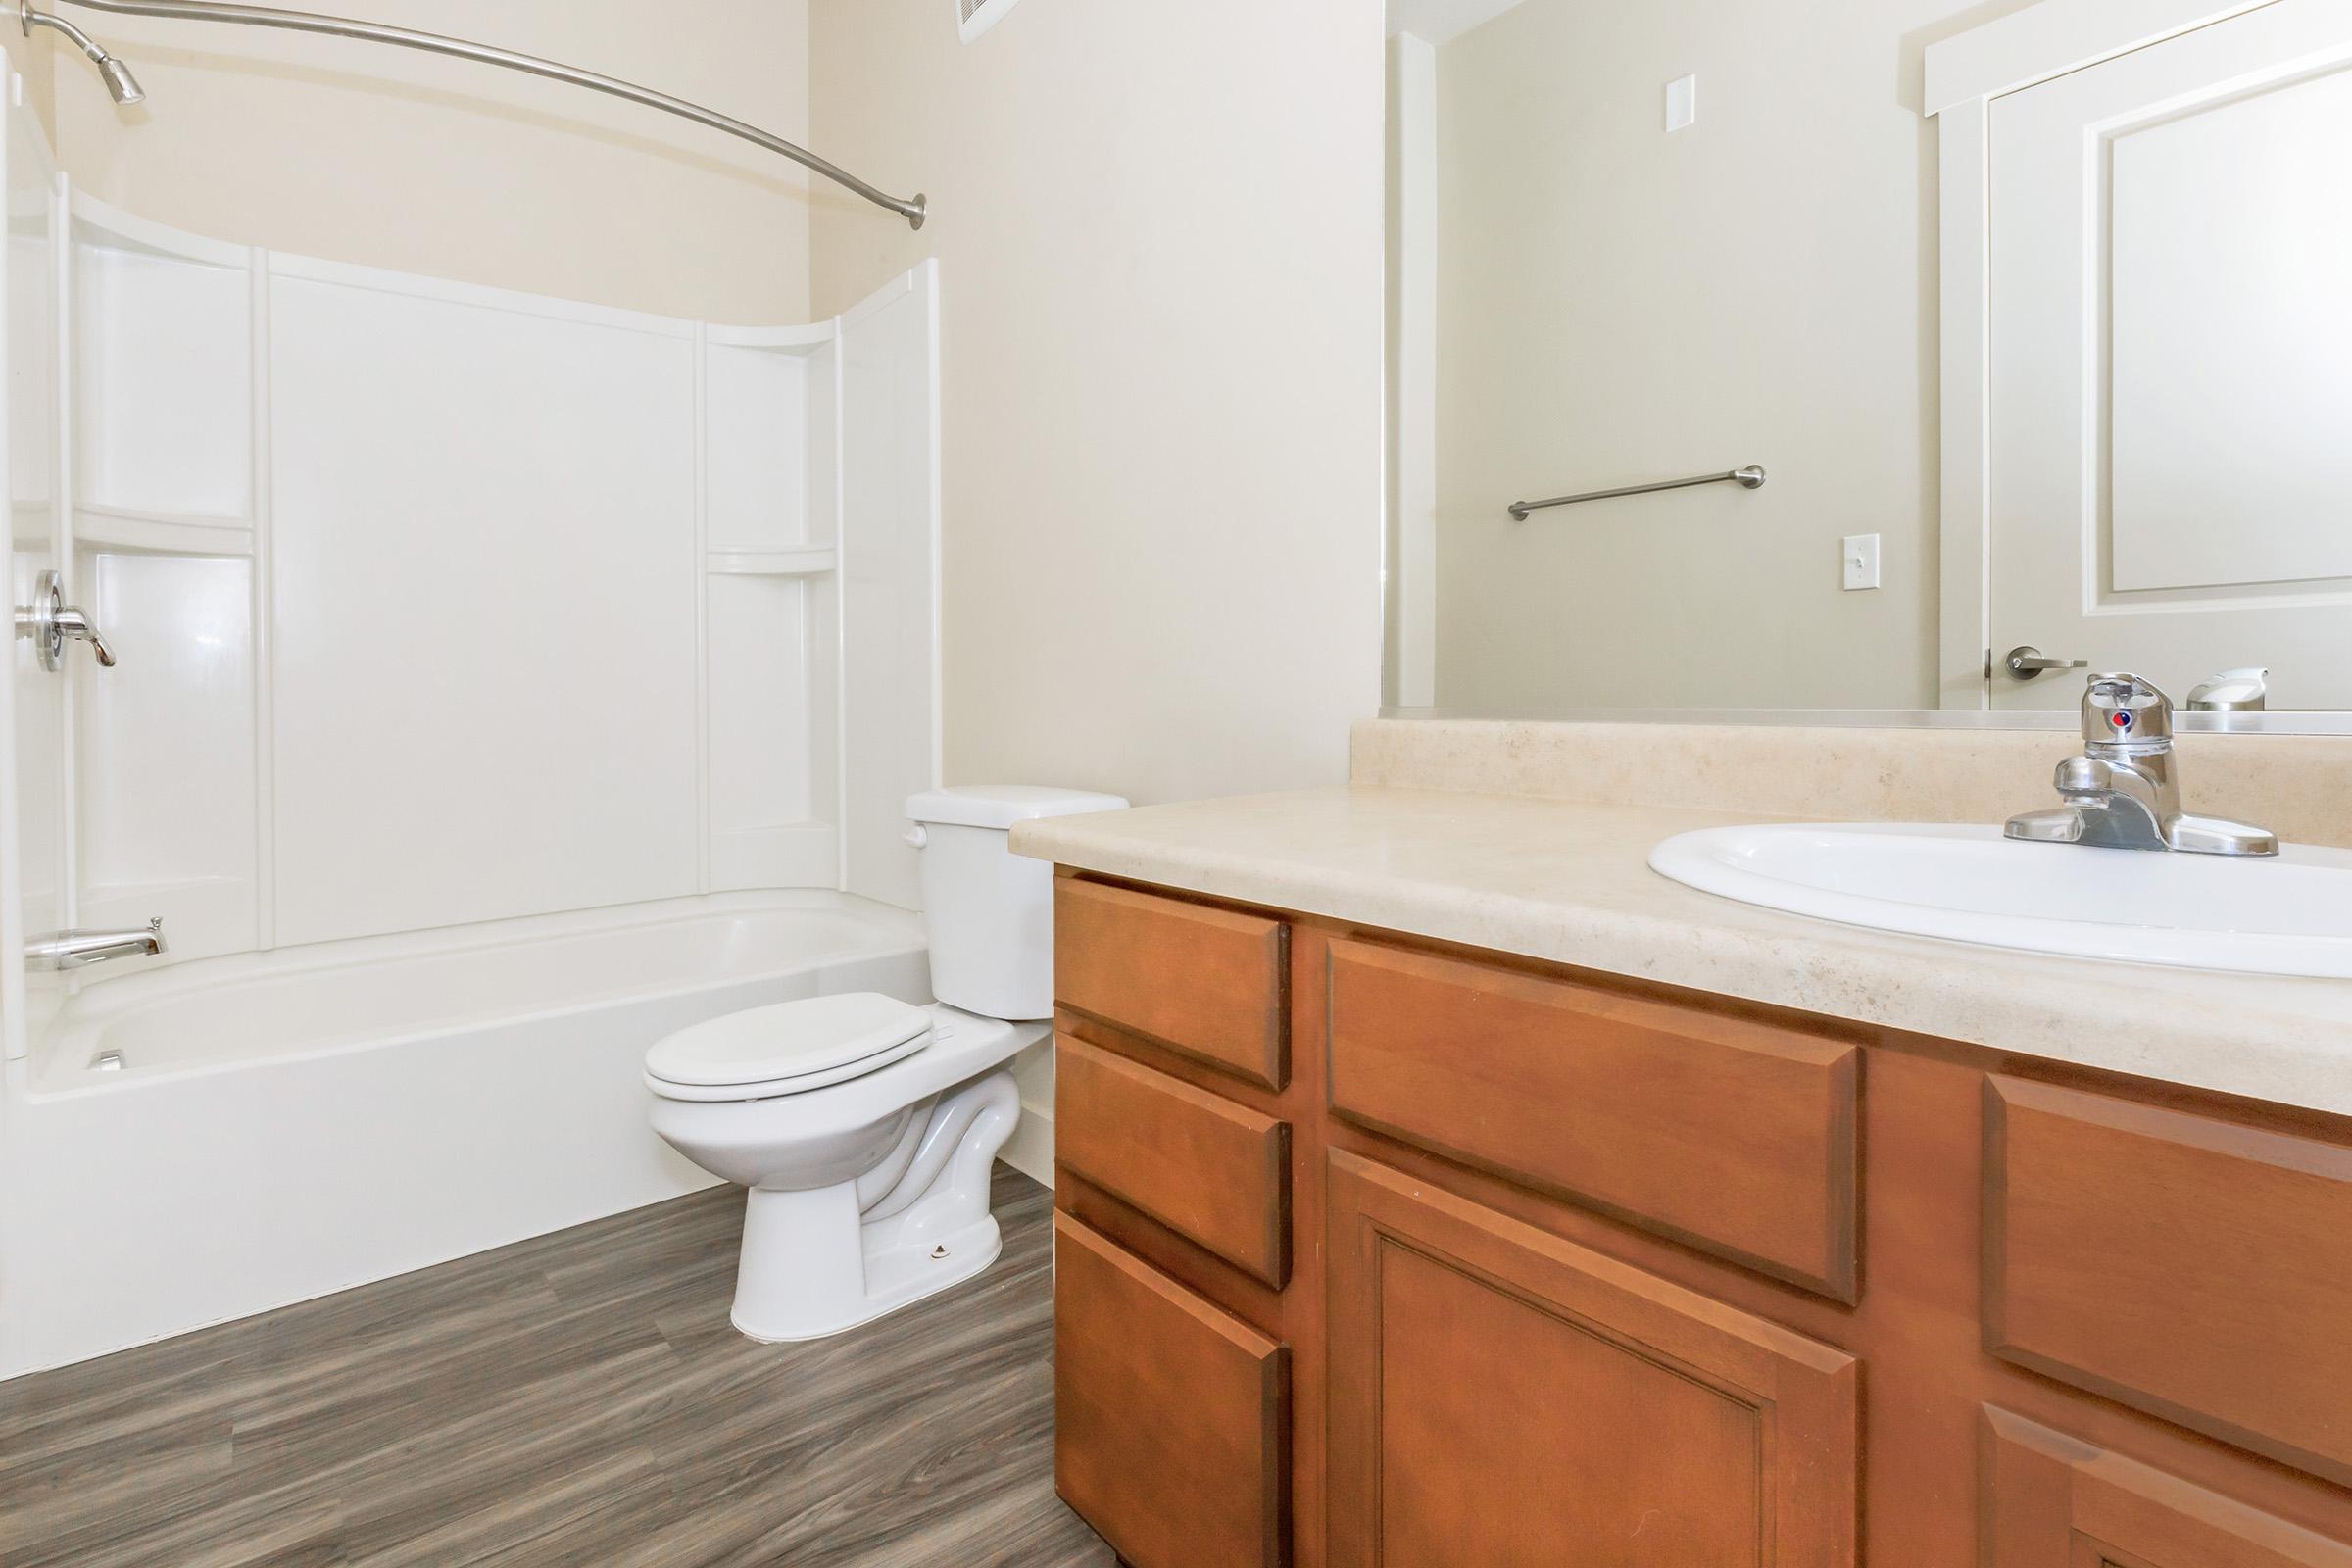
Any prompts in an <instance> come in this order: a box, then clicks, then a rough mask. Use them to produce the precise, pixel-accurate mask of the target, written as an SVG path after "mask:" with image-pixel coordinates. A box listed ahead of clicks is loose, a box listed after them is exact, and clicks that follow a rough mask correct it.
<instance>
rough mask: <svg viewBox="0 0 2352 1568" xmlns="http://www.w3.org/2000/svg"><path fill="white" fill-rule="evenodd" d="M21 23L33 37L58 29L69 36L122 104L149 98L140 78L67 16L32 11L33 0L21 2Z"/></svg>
mask: <svg viewBox="0 0 2352 1568" xmlns="http://www.w3.org/2000/svg"><path fill="white" fill-rule="evenodd" d="M17 20H18V22H20V23H21V24H23V25H24V28H25V36H26V37H27V38H29V37H31V36H32V29H33V28H35V27H54V28H56V29H57V30H58V31H59V32H62V33H64V34H65V35H66V41H67V42H68V43H71V44H72V45H73V47H74V48H76V49H78V50H80V51H81V52H82V54H83V55H84V56H85V57H87V59H88V60H89V62H90V64H91V65H93V66H96V67H97V68H98V79H99V80H101V81H103V82H105V83H106V91H107V95H108V96H109V97H111V98H113V99H114V100H115V102H117V103H119V104H135V103H138V102H139V101H141V100H142V99H144V98H145V97H146V96H147V90H146V89H145V88H144V87H141V86H140V85H139V78H138V77H136V76H134V75H132V74H131V73H130V68H129V67H128V66H126V65H124V64H123V62H122V61H120V60H117V59H116V58H115V57H114V56H113V55H110V54H108V53H107V52H106V51H105V50H104V49H102V48H100V47H99V45H98V40H97V39H95V38H93V37H91V36H90V35H89V34H88V33H86V32H84V31H82V30H81V29H80V28H79V27H76V26H75V25H73V24H72V23H71V22H68V21H67V20H66V19H65V18H63V17H53V16H51V15H50V14H49V13H48V12H46V11H35V10H33V9H32V0H17Z"/></svg>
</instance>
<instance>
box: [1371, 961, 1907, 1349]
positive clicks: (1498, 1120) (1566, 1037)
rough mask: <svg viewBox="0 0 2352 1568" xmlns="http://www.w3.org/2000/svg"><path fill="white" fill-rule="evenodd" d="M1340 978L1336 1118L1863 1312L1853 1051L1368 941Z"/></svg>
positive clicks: (1771, 1028) (1740, 1021)
mask: <svg viewBox="0 0 2352 1568" xmlns="http://www.w3.org/2000/svg"><path fill="white" fill-rule="evenodd" d="M1330 971H1331V972H1330V1025H1329V1028H1330V1063H1331V1099H1332V1105H1333V1108H1334V1109H1335V1110H1337V1111H1338V1112H1339V1113H1340V1114H1342V1115H1344V1116H1347V1117H1348V1118H1349V1119H1351V1120H1354V1121H1357V1122H1359V1123H1361V1124H1362V1125H1364V1126H1366V1127H1369V1128H1371V1129H1373V1130H1375V1131H1378V1132H1382V1133H1385V1134H1387V1135H1389V1136H1391V1137H1394V1138H1398V1139H1401V1140H1403V1141H1404V1142H1407V1143H1410V1144H1414V1145H1416V1146H1418V1147H1420V1148H1423V1149H1427V1150H1430V1151H1431V1152H1436V1153H1440V1154H1444V1155H1446V1156H1447V1157H1448V1158H1453V1159H1457V1160H1460V1161H1463V1162H1465V1163H1468V1164H1472V1165H1476V1166H1479V1167H1481V1168H1483V1169H1487V1170H1490V1171H1493V1172H1495V1173H1496V1174H1498V1175H1501V1176H1504V1177H1507V1178H1509V1179H1511V1180H1513V1181H1516V1182H1519V1183H1521V1184H1523V1185H1528V1186H1533V1187H1536V1188H1539V1189H1542V1190H1545V1191H1548V1192H1552V1193H1555V1194H1558V1195H1560V1196H1563V1197H1567V1198H1571V1199H1574V1200H1576V1201H1582V1202H1584V1203H1587V1204H1588V1205H1590V1206H1593V1207H1596V1208H1599V1209H1601V1210H1603V1211H1604V1212H1607V1213H1609V1214H1611V1215H1613V1216H1615V1217H1618V1218H1621V1219H1626V1220H1629V1221H1631V1222H1633V1223H1635V1224H1639V1225H1642V1226H1644V1227H1646V1228H1648V1229H1651V1230H1654V1231H1657V1232H1659V1233H1661V1234H1664V1235H1667V1236H1671V1237H1673V1238H1675V1239H1676V1240H1678V1241H1681V1242H1685V1243H1687V1244H1689V1245H1691V1246H1693V1247H1696V1248H1699V1249H1701V1250H1706V1251H1710V1252H1713V1253H1715V1254H1717V1255H1718V1256H1722V1257H1728V1258H1731V1259H1732V1260H1734V1261H1736V1262H1739V1263H1741V1264H1743V1265H1745V1266H1747V1267H1750V1268H1754V1269H1756V1270H1758V1271H1759V1272H1762V1273H1766V1274H1770V1275H1773V1276H1775V1277H1776V1278H1779V1279H1784V1280H1788V1281H1789V1282H1791V1283H1794V1284H1797V1285H1801V1286H1803V1287H1805V1288H1806V1289H1808V1290H1812V1291H1815V1292H1818V1293H1819V1294H1821V1295H1824V1296H1828V1297H1830V1298H1832V1299H1836V1300H1839V1301H1843V1302H1846V1303H1847V1304H1849V1305H1850V1304H1852V1303H1853V1301H1854V1300H1855V1299H1857V1296H1858V1292H1859V1277H1858V1257H1857V1251H1858V1249H1857V1243H1856V1239H1855V1236H1856V1206H1857V1201H1858V1199H1857V1190H1858V1184H1859V1178H1858V1174H1857V1165H1856V1158H1857V1153H1856V1140H1855V1132H1854V1128H1855V1121H1856V1117H1857V1114H1858V1098H1859V1095H1860V1084H1861V1048H1860V1047H1858V1046H1856V1045H1853V1044H1852V1043H1850V1042H1847V1041H1843V1040H1838V1039H1834V1038H1828V1037H1825V1036H1820V1035H1814V1034H1808V1033H1804V1032H1801V1031H1799V1030H1795V1029H1789V1028H1785V1027H1782V1026H1780V1025H1777V1024H1771V1023H1764V1022H1759V1021H1756V1020H1753V1019H1747V1018H1740V1017H1732V1016H1726V1015H1722V1014H1718V1013H1711V1012H1707V1011H1703V1010H1701V1009H1698V1008H1695V1007H1687V1006H1680V1005H1674V1004H1670V1003H1663V1002H1653V1001H1648V1000H1644V999H1642V998H1636V997H1626V996H1622V995H1619V994H1616V993H1614V992H1609V991H1604V990H1601V989H1599V988H1597V987H1593V986H1588V985H1581V984H1578V983H1575V982H1573V981H1568V980H1558V979H1551V978H1547V977H1544V976H1541V975H1532V974H1526V973H1523V972H1521V971H1518V970H1515V969H1505V968H1501V967H1490V966H1487V965H1483V964H1478V963H1472V962H1468V961H1465V960H1463V959H1459V958H1452V957H1446V956H1440V955H1436V954H1426V953H1417V952H1413V951H1410V950H1407V949H1401V948H1392V947H1388V946H1385V945H1382V944H1377V943H1370V942H1359V941H1352V940H1337V941H1334V942H1333V943H1332V944H1331V961H1330Z"/></svg>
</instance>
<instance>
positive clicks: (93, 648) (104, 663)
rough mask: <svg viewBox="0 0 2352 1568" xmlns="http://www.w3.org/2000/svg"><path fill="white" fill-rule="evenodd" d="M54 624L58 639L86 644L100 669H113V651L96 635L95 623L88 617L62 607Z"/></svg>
mask: <svg viewBox="0 0 2352 1568" xmlns="http://www.w3.org/2000/svg"><path fill="white" fill-rule="evenodd" d="M55 624H56V627H57V635H58V637H59V638H60V639H62V640H70V641H76V642H85V643H88V644H89V645H90V652H91V653H92V654H93V655H95V656H96V657H97V660H98V667H99V668H100V669H112V668H114V667H115V651H114V650H113V649H112V648H109V647H107V646H106V639H105V638H104V637H102V636H100V635H99V634H98V625H97V622H95V621H93V620H91V619H90V617H89V616H87V615H85V614H83V613H81V612H80V611H79V610H77V609H75V608H74V607H73V606H72V605H64V606H61V607H60V608H59V609H58V612H57V616H56V620H55Z"/></svg>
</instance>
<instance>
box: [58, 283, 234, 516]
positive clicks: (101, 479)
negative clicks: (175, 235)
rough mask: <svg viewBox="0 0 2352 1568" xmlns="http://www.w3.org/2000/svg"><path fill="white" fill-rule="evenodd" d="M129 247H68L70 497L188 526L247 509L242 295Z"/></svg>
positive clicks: (231, 287) (232, 286) (230, 285)
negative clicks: (181, 519)
mask: <svg viewBox="0 0 2352 1568" xmlns="http://www.w3.org/2000/svg"><path fill="white" fill-rule="evenodd" d="M218 248H219V249H221V250H223V251H224V252H226V253H227V254H229V255H235V256H237V257H238V260H237V261H236V262H235V264H234V265H207V264H205V263H202V262H197V261H194V260H191V259H189V258H186V257H168V256H161V255H155V254H151V253H149V252H146V251H143V250H138V249H135V248H129V247H116V246H108V247H98V246H89V245H83V246H76V247H75V249H74V266H73V291H74V296H75V300H74V317H73V319H74V322H75V325H76V328H77V331H78V337H79V341H78V342H77V343H76V345H75V358H76V362H77V368H78V371H79V373H78V375H77V377H76V385H75V389H74V392H75V402H76V404H77V405H78V408H77V417H76V419H75V422H74V428H75V432H76V435H77V437H78V439H77V440H76V442H75V446H76V448H77V455H76V464H75V466H76V468H77V469H78V478H77V482H76V491H77V494H78V495H79V497H80V499H81V500H82V501H83V502H84V503H85V504H88V505H93V506H103V507H117V508H124V509H129V510H134V511H142V512H156V513H166V514H172V515H188V516H218V517H243V516H244V515H247V514H248V512H250V510H251V508H252V495H253V490H252V483H253V481H252V471H253V466H252V460H251V452H252V445H253V436H252V396H251V391H252V385H251V381H250V379H249V377H250V375H251V364H252V353H251V347H252V337H253V325H252V283H251V277H250V273H249V270H248V268H247V266H246V264H245V262H244V260H243V256H242V254H241V253H239V252H238V251H237V248H235V247H218Z"/></svg>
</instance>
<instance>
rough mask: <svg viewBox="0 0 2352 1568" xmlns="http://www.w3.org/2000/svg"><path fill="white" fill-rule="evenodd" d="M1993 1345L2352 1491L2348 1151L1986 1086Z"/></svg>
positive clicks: (1988, 1311) (2351, 1165) (2006, 1084)
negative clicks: (2343, 1485)
mask: <svg viewBox="0 0 2352 1568" xmlns="http://www.w3.org/2000/svg"><path fill="white" fill-rule="evenodd" d="M2348 1323H2352V1149H2345V1148H2341V1147H2339V1146H2337V1145H2334V1144H2328V1143H2322V1142H2320V1141H2318V1140H2316V1139H2309V1138H2300V1137H2296V1136H2293V1135H2291V1134H2287V1133H2278V1132H2267V1131H2261V1130H2258V1129H2254V1128H2250V1127H2241V1126H2237V1125H2235V1124H2233V1123H2229V1122H2223V1121H2217V1120H2213V1119H2211V1118H2208V1117H2203V1116H2195V1115H2189V1114H2186V1113H2183V1112H2180V1111H2174V1110H2166V1109H2161V1108H2158V1107H2155V1106H2150V1105H2140V1104H2134V1103H2131V1102H2130V1101H2124V1100H2116V1099H2111V1098H2109V1097H2107V1096H2104V1095H2093V1094H2085V1093H2082V1092H2080V1091H2077V1090H2071V1089H2059V1088H2053V1087H2051V1086H2049V1085H2047V1084H2037V1083H2031V1082H2027V1081H2024V1080H2021V1079H2013V1078H1997V1077H1996V1078H1991V1079H1988V1080H1987V1081H1986V1084H1985V1348H1987V1349H1989V1350H1991V1351H1992V1352H1993V1353H1994V1354H1995V1355H1999V1356H2001V1357H2003V1358H2005V1359H2007V1360H2010V1361H2014V1362H2016V1363H2018V1364H2020V1365H2023V1366H2027V1367H2031V1368H2033V1369H2034V1370H2035V1371H2037V1372H2041V1373H2044V1374H2046V1375H2048V1376H2050V1377H2054V1378H2058V1379H2060V1380H2061V1381H2064V1382H2067V1383H2072V1384H2074V1385H2076V1386H2077V1387H2079V1388H2084V1389H2088V1390H2090V1391H2092V1392H2093V1393H2097V1394H2101V1395H2105V1396H2106V1397H2109V1398H2111V1399H2116V1400H2119V1401H2121V1402H2122V1403H2125V1404H2129V1405H2132V1406H2134V1407H2136V1408H2139V1409H2142V1410H2146V1411H2149V1412H2151V1413H2152V1414H2155V1415H2160V1416H2163V1417H2165V1418H2166V1419H2168V1420H2172V1421H2176V1422H2178V1423H2180V1425H2182V1426H2186V1427H2189V1428H2191V1429H2193V1430H2196V1431H2199V1432H2203V1433H2206V1434H2208V1435H2210V1436H2213V1437H2217V1438H2220V1439H2222V1440H2223V1441H2225V1442H2229V1443H2234V1444H2236V1445H2238V1446H2241V1447H2245V1448H2249V1449H2252V1450H2253V1451H2255V1452H2257V1453H2262V1454H2267V1455H2269V1456H2270V1457H2272V1458H2274V1459H2278V1460H2282V1461H2284V1462H2285V1463H2288V1464H2292V1465H2295V1466H2297V1467H2299V1468H2301V1469H2304V1470H2308V1471H2311V1472H2313V1473H2314V1474H2317V1475H2322V1476H2326V1477H2327V1478H2328V1479H2329V1480H2332V1481H2336V1482H2339V1483H2345V1484H2352V1335H2347V1334H2346V1332H2345V1328H2346V1325H2347V1324H2348Z"/></svg>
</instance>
